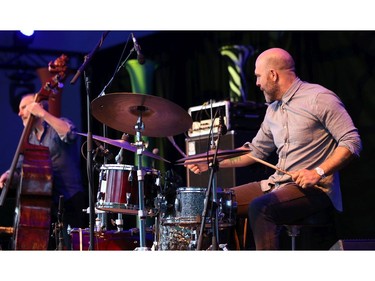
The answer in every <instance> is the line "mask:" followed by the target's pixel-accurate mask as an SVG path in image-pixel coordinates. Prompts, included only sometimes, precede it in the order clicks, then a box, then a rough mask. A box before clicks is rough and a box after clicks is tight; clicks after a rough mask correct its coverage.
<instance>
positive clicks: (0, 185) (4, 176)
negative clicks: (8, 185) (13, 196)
mask: <svg viewBox="0 0 375 281" xmlns="http://www.w3.org/2000/svg"><path fill="white" fill-rule="evenodd" d="M8 177H9V172H8V171H6V172H5V173H4V174H2V175H1V177H0V189H1V188H3V187H4V184H5V182H6V181H7V180H8Z"/></svg>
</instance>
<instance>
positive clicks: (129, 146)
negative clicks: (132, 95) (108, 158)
mask: <svg viewBox="0 0 375 281" xmlns="http://www.w3.org/2000/svg"><path fill="white" fill-rule="evenodd" d="M77 135H81V136H85V137H87V134H85V133H77ZM92 138H93V139H94V140H97V141H101V142H105V143H107V144H110V145H113V146H117V147H119V148H123V149H125V150H128V151H131V152H134V153H136V152H137V147H136V146H134V145H132V144H131V143H129V142H127V141H124V140H122V139H119V140H112V139H109V138H105V137H101V136H96V135H92ZM142 155H145V156H148V157H151V158H155V159H158V160H161V161H164V162H167V163H171V162H170V161H168V160H166V159H164V158H163V157H161V156H159V155H157V154H154V153H152V152H149V151H147V150H144V151H143V152H142Z"/></svg>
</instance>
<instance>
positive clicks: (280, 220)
mask: <svg viewBox="0 0 375 281" xmlns="http://www.w3.org/2000/svg"><path fill="white" fill-rule="evenodd" d="M232 190H234V192H235V196H236V200H237V204H238V215H239V216H247V217H248V220H249V225H250V228H251V231H252V233H253V236H254V242H255V247H256V249H257V250H277V249H279V234H280V227H281V225H283V224H287V223H291V222H293V221H297V220H300V219H302V218H304V217H307V216H310V215H312V214H314V213H316V212H320V211H322V210H325V209H327V210H332V208H333V206H332V203H331V200H330V199H329V197H328V195H327V194H326V193H325V192H324V191H322V190H321V189H318V188H315V187H311V188H301V187H299V186H298V185H296V184H294V183H291V184H289V185H286V186H283V187H282V188H279V189H275V190H273V191H272V192H269V193H266V194H265V193H263V192H262V190H261V188H260V183H259V182H253V183H249V184H245V185H241V186H238V187H234V188H232Z"/></svg>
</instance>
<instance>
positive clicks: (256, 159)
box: [247, 153, 327, 191]
mask: <svg viewBox="0 0 375 281" xmlns="http://www.w3.org/2000/svg"><path fill="white" fill-rule="evenodd" d="M247 155H248V156H249V157H250V158H252V159H254V160H255V161H257V162H259V163H262V164H263V165H266V166H268V167H270V168H272V169H275V170H276V171H279V172H281V173H284V174H286V175H288V176H292V174H291V173H288V172H287V171H284V170H282V169H280V168H278V167H276V166H275V165H272V164H270V163H268V162H266V161H263V160H261V159H259V158H257V157H255V156H253V155H251V154H250V153H249V154H247ZM314 187H316V188H320V189H321V190H323V191H327V190H326V189H324V188H323V187H321V186H319V185H314Z"/></svg>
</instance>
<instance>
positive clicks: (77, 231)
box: [70, 228, 153, 251]
mask: <svg viewBox="0 0 375 281" xmlns="http://www.w3.org/2000/svg"><path fill="white" fill-rule="evenodd" d="M70 236H71V243H72V245H71V249H72V250H76V251H87V250H89V245H90V230H89V229H82V228H73V229H72V230H71V232H70ZM152 243H153V234H152V233H151V232H150V233H146V246H147V247H151V246H152ZM94 244H95V249H94V250H103V251H104V250H109V251H116V250H130V251H132V250H135V249H136V248H137V247H139V246H140V242H139V233H138V232H136V231H132V230H126V231H125V230H124V231H114V230H113V231H95V233H94Z"/></svg>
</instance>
